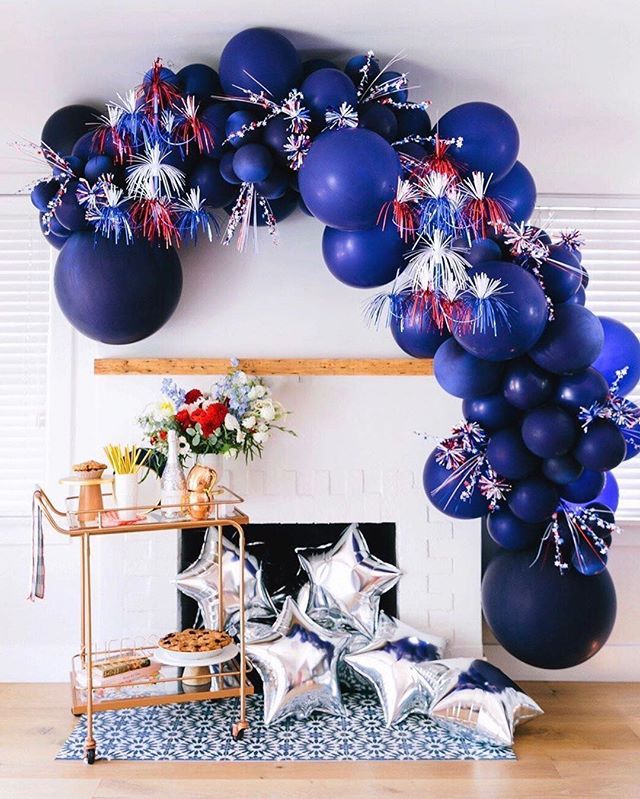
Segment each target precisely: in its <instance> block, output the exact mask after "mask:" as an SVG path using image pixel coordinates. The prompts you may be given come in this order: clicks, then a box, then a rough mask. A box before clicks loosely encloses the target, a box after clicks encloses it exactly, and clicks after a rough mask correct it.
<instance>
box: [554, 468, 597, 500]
mask: <svg viewBox="0 0 640 799" xmlns="http://www.w3.org/2000/svg"><path fill="white" fill-rule="evenodd" d="M604 480H605V478H604V474H603V473H602V472H596V471H594V470H593V469H584V470H583V472H582V474H581V475H580V476H579V477H578V478H576V479H575V480H572V481H571V482H569V483H567V484H566V485H563V486H562V488H561V489H560V496H561V497H562V499H566V500H567V502H571V503H573V504H577V505H583V504H584V503H585V502H592V501H593V500H594V499H596V498H597V497H599V496H600V495H601V492H602V489H603V488H604Z"/></svg>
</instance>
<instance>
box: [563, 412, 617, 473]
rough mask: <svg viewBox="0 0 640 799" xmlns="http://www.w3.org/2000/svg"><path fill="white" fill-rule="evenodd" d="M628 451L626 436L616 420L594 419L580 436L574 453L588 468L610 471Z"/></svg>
mask: <svg viewBox="0 0 640 799" xmlns="http://www.w3.org/2000/svg"><path fill="white" fill-rule="evenodd" d="M626 451H627V444H626V442H625V440H624V436H623V435H622V432H621V431H620V429H619V428H618V426H617V425H616V424H615V422H613V421H611V419H594V421H593V422H591V424H590V425H589V427H588V429H587V431H586V432H585V433H581V434H580V435H579V436H578V442H577V444H576V447H575V449H574V451H573V454H574V456H575V458H576V460H577V461H578V462H579V463H581V464H582V465H583V466H584V467H585V468H586V469H593V470H594V471H598V472H608V471H610V470H611V469H615V468H616V466H619V465H620V464H621V463H622V461H623V460H624V456H625V454H626Z"/></svg>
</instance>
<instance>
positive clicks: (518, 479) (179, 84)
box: [31, 28, 640, 668]
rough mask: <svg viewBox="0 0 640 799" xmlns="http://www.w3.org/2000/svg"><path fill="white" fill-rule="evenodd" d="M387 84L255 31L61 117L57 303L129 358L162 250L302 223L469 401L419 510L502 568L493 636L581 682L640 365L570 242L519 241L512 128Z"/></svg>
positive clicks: (167, 255)
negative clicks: (482, 533)
mask: <svg viewBox="0 0 640 799" xmlns="http://www.w3.org/2000/svg"><path fill="white" fill-rule="evenodd" d="M393 66H394V61H391V62H390V63H389V64H387V65H386V66H384V67H381V66H380V64H379V62H378V61H377V59H376V58H375V56H374V54H373V52H371V51H369V52H367V53H366V54H363V55H357V56H354V57H353V58H351V59H350V60H349V61H348V62H347V64H346V66H345V68H344V70H340V69H338V68H337V67H336V66H335V64H333V63H332V62H330V61H327V60H325V59H312V60H310V61H306V62H302V61H301V60H300V57H299V55H298V53H297V51H296V49H295V47H294V46H293V44H292V43H291V42H290V41H289V40H288V39H287V38H285V37H284V36H282V35H281V34H279V33H276V32H274V31H271V30H268V29H263V28H252V29H248V30H245V31H243V32H241V33H239V34H237V35H236V36H234V37H233V38H232V39H231V40H230V41H229V42H228V44H227V45H226V46H225V48H224V50H223V52H222V55H221V58H220V68H219V74H218V73H217V72H216V71H215V70H213V69H212V68H211V67H209V66H206V65H203V64H190V65H188V66H186V67H184V68H183V69H181V70H180V71H179V72H177V73H174V72H173V71H172V70H170V69H168V68H166V67H164V66H163V65H162V63H161V62H160V60H157V61H156V63H155V64H154V66H153V67H152V69H150V70H149V71H148V72H147V73H146V74H145V76H144V78H143V80H142V83H141V84H140V86H138V87H137V88H136V89H134V90H131V91H129V92H127V93H126V94H125V95H124V97H119V98H118V100H117V101H113V102H110V103H108V104H107V108H106V113H104V114H102V115H101V114H100V113H99V112H98V111H97V110H96V109H93V108H91V107H88V106H82V105H74V106H67V107H65V108H62V109H60V110H59V111H57V112H56V113H54V114H53V115H52V116H51V117H50V118H49V120H48V121H47V122H46V124H45V126H44V129H43V132H42V137H41V143H40V145H38V146H37V147H35V148H34V149H35V151H36V153H37V154H38V155H39V156H40V157H42V158H44V160H45V162H46V163H47V165H48V166H49V167H51V171H52V174H51V176H50V177H48V178H47V179H45V180H43V181H40V182H39V183H38V184H37V185H36V186H35V187H34V188H33V191H32V193H31V197H32V201H33V204H34V205H35V206H36V208H37V209H38V210H39V211H40V217H41V227H42V230H43V233H44V234H45V235H46V236H47V238H48V240H49V241H50V242H51V244H52V245H53V246H54V247H56V248H58V249H60V250H61V252H60V255H59V257H58V261H57V264H56V270H55V280H54V284H55V291H56V296H57V298H58V302H59V304H60V306H61V308H62V310H63V312H64V313H65V315H66V316H67V318H68V319H69V321H70V322H71V324H73V325H74V326H75V327H76V328H78V329H79V330H80V331H81V332H82V333H83V334H84V335H86V336H89V337H90V338H94V339H97V340H100V341H104V342H108V343H115V344H123V343H129V342H133V341H138V340H140V339H142V338H145V337H146V336H149V335H151V334H152V333H153V332H155V331H156V330H158V329H159V328H160V327H161V326H162V325H163V324H164V323H165V322H166V321H167V319H168V318H169V317H170V315H171V314H172V312H173V310H174V309H175V307H176V306H177V303H178V300H179V297H180V292H181V285H182V275H181V268H180V262H179V259H178V256H177V254H176V251H175V248H176V247H178V246H179V245H181V244H184V243H187V242H195V241H196V240H197V238H198V236H199V235H200V236H201V237H202V236H204V237H205V238H208V239H209V240H211V239H212V238H213V234H214V232H220V235H221V240H222V243H223V244H225V245H228V244H230V243H231V242H232V241H233V240H234V239H236V240H237V244H238V247H239V248H240V249H244V248H245V247H246V246H247V244H248V242H249V240H250V237H251V231H252V230H253V231H254V232H255V231H256V229H257V227H259V226H260V225H264V226H266V227H267V229H268V231H269V233H270V236H271V238H272V239H273V240H274V241H275V240H276V239H277V229H276V225H277V222H279V221H281V220H282V219H284V218H285V217H287V216H288V215H289V214H291V213H292V212H293V211H294V210H295V209H296V208H297V207H299V208H301V209H302V210H303V211H304V212H305V213H308V214H310V215H312V216H314V217H316V218H317V219H319V220H320V221H321V222H322V223H323V224H324V225H325V226H326V227H325V231H324V235H323V240H322V252H323V257H324V260H325V262H326V264H327V267H328V268H329V270H330V271H331V273H332V274H333V275H334V276H335V277H336V278H337V279H338V280H341V281H342V282H343V283H345V284H347V285H349V286H355V287H360V288H372V287H378V286H385V285H387V284H390V283H391V286H390V288H388V289H387V290H385V291H383V292H382V293H380V294H378V295H376V296H375V297H373V298H372V299H371V300H370V302H369V303H368V305H367V311H366V315H367V317H368V319H369V321H371V322H373V323H376V324H380V325H385V324H386V325H388V326H389V327H390V329H391V333H392V335H393V337H394V339H395V341H396V342H397V343H398V345H399V346H400V347H401V348H402V349H403V350H404V351H405V352H407V353H409V354H410V355H412V356H414V357H419V358H429V357H434V370H435V376H436V379H437V381H438V382H439V384H440V385H441V386H442V387H443V388H444V389H445V390H446V391H447V392H448V393H450V394H452V395H453V396H456V397H459V398H461V399H462V400H463V415H464V421H463V422H461V423H460V424H459V425H458V426H457V427H455V428H454V430H453V431H452V432H451V434H450V435H449V436H448V437H446V438H445V439H444V440H443V441H441V442H440V443H439V444H438V445H437V447H436V448H435V450H434V452H433V453H432V454H431V455H430V456H429V458H428V460H427V462H426V465H425V469H424V487H425V491H426V493H427V496H428V497H429V499H430V500H431V502H432V503H433V504H434V505H435V506H436V507H437V508H439V509H440V510H441V511H443V512H444V513H446V514H448V515H450V516H453V517H455V518H480V517H486V519H487V522H488V530H489V533H490V535H491V536H492V538H493V539H494V540H495V541H496V543H497V544H499V545H500V546H501V547H503V548H504V549H505V550H507V552H505V553H504V554H503V555H502V557H501V558H500V559H498V560H496V562H495V564H493V563H492V564H491V566H490V568H489V571H488V572H487V575H486V577H485V580H484V583H483V608H484V611H485V615H486V616H487V619H488V621H489V624H490V625H491V627H492V629H493V630H494V633H495V634H496V637H497V638H498V640H499V641H500V642H501V643H503V644H504V646H505V647H506V648H507V649H508V650H509V651H511V652H512V653H514V654H515V655H516V656H517V657H520V658H521V659H523V660H525V661H527V662H529V663H535V664H536V665H539V666H544V667H550V668H561V667H565V666H569V665H573V664H575V663H579V662H581V661H582V660H584V659H586V658H587V657H590V656H591V655H593V654H594V653H595V652H596V651H598V649H599V648H600V647H601V646H602V645H603V644H604V642H605V641H606V639H607V637H608V634H609V632H610V629H611V626H612V624H613V619H614V617H615V591H614V588H613V584H612V582H611V580H610V578H609V577H608V575H606V574H605V573H604V569H605V568H606V562H607V552H608V547H609V546H610V544H611V540H612V535H613V533H615V532H616V531H617V530H618V528H617V527H616V525H615V521H614V518H613V511H614V510H615V507H614V505H616V506H617V486H616V483H615V480H614V478H613V476H612V475H611V474H610V471H611V470H612V469H614V468H615V467H616V466H617V465H618V464H619V463H621V462H622V460H624V459H625V458H629V457H632V456H633V455H635V454H637V452H638V451H639V447H640V445H639V444H638V442H639V441H640V436H639V434H638V432H637V428H638V423H639V421H640V410H639V409H638V407H637V406H636V405H635V404H634V403H632V402H630V401H629V400H627V399H626V395H627V394H628V393H629V392H630V391H631V390H632V389H633V388H634V386H635V385H636V384H637V382H638V380H639V379H640V342H639V341H638V339H637V338H636V336H635V335H634V334H633V332H632V331H631V330H629V328H627V327H626V326H625V325H623V324H622V323H621V322H618V321H617V320H614V319H608V318H598V317H597V316H595V315H594V314H593V313H592V312H591V311H589V310H588V309H587V308H585V307H584V303H585V289H586V288H587V285H588V274H587V270H586V269H585V267H584V266H583V265H582V263H581V255H580V246H581V244H582V239H581V237H580V235H579V233H578V232H577V231H567V232H565V233H563V234H561V237H560V240H559V241H557V242H552V240H551V238H550V237H549V235H548V234H547V233H546V232H545V231H544V230H541V229H539V228H536V227H534V226H532V225H530V224H528V220H529V218H530V216H531V215H532V213H533V211H534V207H535V201H536V187H535V183H534V180H533V178H532V176H531V174H530V172H529V171H528V170H527V169H526V167H525V166H524V165H523V164H521V163H520V162H519V161H518V160H517V158H518V150H519V134H518V130H517V127H516V125H515V123H514V121H513V119H512V118H511V117H510V116H509V114H507V113H506V112H505V111H504V110H502V109H500V108H498V107H497V106H495V105H492V104H490V103H484V102H470V103H465V104H463V105H460V106H457V107H456V108H453V109H452V110H450V111H449V112H447V113H446V114H445V115H444V116H443V117H442V118H441V119H440V120H438V122H437V123H436V125H435V126H433V125H432V123H431V120H430V118H429V116H428V113H427V110H426V109H427V107H428V105H429V104H428V103H426V102H419V103H414V102H410V101H409V99H408V89H409V86H408V80H407V75H406V74H405V73H400V72H397V71H396V70H395V69H392V67H393ZM88 125H90V126H92V127H91V129H88V128H87V126H88ZM216 209H224V210H225V211H226V212H227V214H228V219H227V221H226V225H225V226H224V228H221V222H220V219H219V217H218V216H217V214H218V213H219V212H218V211H217V210H216ZM549 561H552V563H550V562H549ZM525 563H526V564H527V565H528V566H531V564H532V563H533V564H534V565H533V567H532V568H530V569H529V571H523V570H522V568H521V567H522V564H525ZM514 574H518V575H520V576H521V578H522V579H519V581H517V582H516V581H514V580H513V579H511V577H512V576H513V575H514ZM524 574H526V579H524V577H522V575H524ZM507 578H510V579H507ZM592 592H593V593H592ZM596 595H597V602H598V611H597V612H596V611H594V610H593V602H594V601H596V600H595V599H594V597H596ZM582 600H584V601H582ZM592 600H593V601H592ZM518 608H519V610H518ZM553 630H557V631H558V635H557V636H556V637H554V635H555V633H553V634H552V632H553ZM551 641H553V643H549V642H551Z"/></svg>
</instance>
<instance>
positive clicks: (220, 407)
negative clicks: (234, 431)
mask: <svg viewBox="0 0 640 799" xmlns="http://www.w3.org/2000/svg"><path fill="white" fill-rule="evenodd" d="M206 414H207V421H208V423H209V424H210V425H211V427H212V428H213V430H217V429H218V428H219V427H220V426H221V425H222V423H223V422H224V417H225V416H226V415H227V406H226V405H225V404H224V403H223V402H214V403H213V404H211V405H209V407H208V408H207V410H206Z"/></svg>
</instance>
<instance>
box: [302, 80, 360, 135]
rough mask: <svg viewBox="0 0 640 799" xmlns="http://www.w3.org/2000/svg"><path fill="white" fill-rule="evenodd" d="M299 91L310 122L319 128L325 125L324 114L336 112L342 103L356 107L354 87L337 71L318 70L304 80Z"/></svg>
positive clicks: (356, 99)
mask: <svg viewBox="0 0 640 799" xmlns="http://www.w3.org/2000/svg"><path fill="white" fill-rule="evenodd" d="M300 91H301V92H302V94H303V95H304V104H305V106H306V107H307V108H308V110H309V111H310V113H311V121H312V122H313V124H314V125H317V126H318V127H319V128H324V127H325V125H326V124H327V122H326V119H325V114H326V112H327V111H328V110H329V109H333V110H334V111H337V110H338V109H339V108H340V106H341V105H342V103H346V104H347V105H350V106H351V107H352V108H355V107H356V106H357V105H358V97H357V95H356V87H355V86H354V85H353V81H352V80H351V78H350V77H349V76H348V75H345V74H344V72H342V71H341V70H339V69H336V68H335V67H332V68H330V69H318V70H316V71H315V72H312V73H311V74H310V75H309V76H308V77H307V78H305V79H304V82H303V84H302V86H301V87H300Z"/></svg>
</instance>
